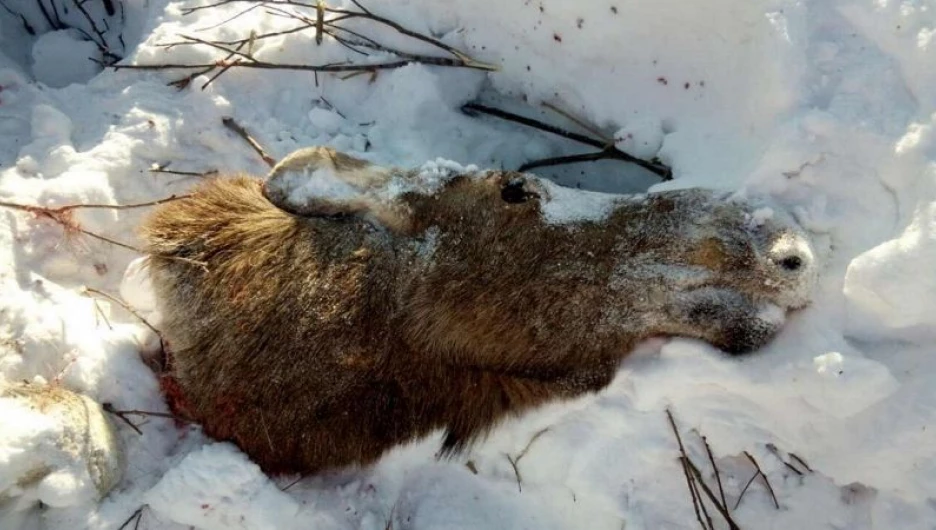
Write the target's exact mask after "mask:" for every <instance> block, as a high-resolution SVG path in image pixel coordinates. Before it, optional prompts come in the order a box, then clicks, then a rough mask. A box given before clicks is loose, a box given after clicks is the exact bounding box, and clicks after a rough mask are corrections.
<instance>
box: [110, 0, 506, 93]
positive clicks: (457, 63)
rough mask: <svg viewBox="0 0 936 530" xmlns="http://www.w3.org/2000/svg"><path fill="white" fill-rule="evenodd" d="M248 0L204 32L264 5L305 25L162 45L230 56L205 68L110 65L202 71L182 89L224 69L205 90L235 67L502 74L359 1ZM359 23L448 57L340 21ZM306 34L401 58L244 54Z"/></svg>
mask: <svg viewBox="0 0 936 530" xmlns="http://www.w3.org/2000/svg"><path fill="white" fill-rule="evenodd" d="M239 1H242V0H225V1H222V2H217V3H214V4H210V5H206V6H196V7H191V8H186V9H183V15H188V14H191V13H194V12H196V11H200V10H202V9H210V8H215V7H219V6H222V5H226V4H232V3H236V2H239ZM244 1H252V2H253V5H252V6H250V7H249V8H247V9H245V10H242V11H240V12H238V13H237V14H236V15H234V16H232V17H229V18H227V19H226V20H225V21H223V22H221V23H220V24H216V25H215V26H209V28H203V29H210V28H211V27H216V26H218V25H223V24H224V23H226V22H230V21H231V20H234V19H236V18H238V17H240V16H242V15H244V14H246V13H248V12H250V11H252V10H254V9H256V8H258V7H264V8H265V11H266V12H267V13H269V14H273V15H277V16H282V17H286V18H290V19H294V20H296V21H299V22H302V25H300V26H297V27H294V28H290V29H287V30H281V31H275V32H269V33H264V34H259V35H258V34H254V33H253V32H251V35H250V36H249V37H247V38H242V39H235V40H230V41H222V40H206V39H200V38H197V37H192V36H188V35H180V37H181V38H182V39H184V40H183V41H181V42H169V43H164V44H162V46H164V47H166V48H171V47H174V46H183V45H200V46H208V47H211V48H214V49H217V50H220V51H223V52H224V53H225V54H226V56H225V57H224V58H222V59H218V60H216V61H214V62H211V63H205V64H174V63H166V64H149V65H142V64H136V65H117V64H112V65H109V66H111V67H112V68H114V69H117V70H119V69H121V68H125V69H130V70H168V69H195V70H197V71H196V72H193V73H191V74H189V75H187V76H186V77H184V78H182V79H179V80H177V81H173V82H172V83H170V84H171V85H173V86H177V87H179V88H184V87H186V86H188V85H189V84H190V83H191V81H192V79H194V78H195V77H198V76H200V75H205V74H208V73H210V72H212V71H213V70H215V69H220V70H219V71H218V72H217V73H216V74H215V75H214V76H213V77H212V78H211V79H210V80H209V81H208V83H206V84H205V86H207V85H208V84H209V83H210V82H211V81H213V80H214V79H216V78H217V77H218V76H220V75H221V74H223V73H224V72H226V71H228V70H229V69H231V68H255V69H269V70H298V71H309V72H314V73H318V72H333V73H337V72H351V73H357V72H376V71H378V70H386V69H392V68H400V67H402V66H406V65H408V64H411V63H421V64H428V65H434V66H446V67H457V68H472V69H477V70H486V71H493V70H497V66H495V65H491V64H487V63H483V62H481V61H477V60H475V59H474V58H472V57H470V56H469V55H468V54H466V53H464V52H462V51H460V50H458V49H456V48H454V47H452V46H449V45H448V44H445V43H443V42H441V41H439V40H438V39H435V38H433V37H430V36H427V35H423V34H421V33H418V32H415V31H412V30H409V29H407V28H405V27H403V26H402V25H400V24H398V23H396V22H394V21H392V20H390V19H388V18H385V17H381V16H379V15H375V14H374V13H373V12H371V11H370V10H368V9H366V8H364V6H363V5H361V4H360V3H358V2H354V4H355V5H356V6H357V7H358V8H359V9H360V11H351V10H346V9H334V8H329V7H327V6H326V5H325V3H324V2H322V1H321V0H319V1H317V2H316V3H314V4H312V3H305V2H295V1H288V0H270V1H263V2H255V1H253V0H244ZM279 6H285V7H289V8H293V9H295V8H301V9H308V10H311V11H312V12H313V13H314V17H310V16H305V15H302V14H300V13H297V12H293V11H290V10H287V9H284V8H283V7H279ZM326 15H331V16H332V18H330V19H326ZM354 19H360V20H365V21H370V22H372V23H373V24H374V25H377V26H383V27H388V28H391V29H393V30H394V31H396V32H398V33H401V34H403V35H405V36H407V37H409V38H411V39H414V40H416V41H419V42H422V43H425V44H429V45H431V46H433V47H435V48H437V49H439V50H442V51H444V52H446V53H447V54H448V55H449V56H448V57H439V56H433V55H425V54H416V53H410V52H405V51H403V50H400V49H397V48H394V47H391V46H387V45H384V44H381V43H380V42H378V41H377V40H375V39H373V38H371V37H367V36H365V35H363V34H362V33H360V32H357V31H354V30H352V29H350V28H347V27H344V26H343V25H339V23H340V22H344V21H348V20H354ZM305 30H310V31H313V32H314V37H315V41H316V43H317V44H321V42H322V39H323V35H329V36H330V37H332V38H333V39H335V41H336V42H338V43H339V44H341V45H342V46H344V47H346V48H348V49H349V50H352V51H354V52H355V53H358V54H362V55H364V56H368V55H369V54H368V53H367V52H365V51H363V50H362V49H361V48H369V49H373V50H379V51H381V52H385V53H389V54H391V55H394V56H395V57H396V60H390V61H383V62H363V63H351V62H342V63H337V64H335V63H331V64H317V65H313V64H291V63H273V62H268V61H261V60H259V59H257V58H256V57H255V56H254V55H253V50H252V46H249V47H248V48H247V50H246V51H243V50H242V47H243V46H244V44H245V43H248V42H249V43H253V42H255V41H258V40H261V39H266V38H270V37H275V36H279V35H286V34H289V33H296V32H300V31H305ZM338 31H342V32H344V33H346V34H348V35H352V36H354V39H350V38H347V37H344V36H340V35H339V34H338V33H337V32H338ZM235 57H237V59H235ZM202 88H204V87H202Z"/></svg>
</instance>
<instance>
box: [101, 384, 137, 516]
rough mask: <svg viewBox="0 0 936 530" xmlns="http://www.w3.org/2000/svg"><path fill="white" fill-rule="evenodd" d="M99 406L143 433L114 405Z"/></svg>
mask: <svg viewBox="0 0 936 530" xmlns="http://www.w3.org/2000/svg"><path fill="white" fill-rule="evenodd" d="M101 408H103V409H104V412H107V413H110V414H113V415H114V416H117V418H119V419H120V421H122V422H124V423H126V424H127V425H129V426H130V428H131V429H133V430H134V431H136V433H137V434H139V435H141V436H142V435H143V431H141V430H140V428H139V427H137V425H136V424H135V423H133V422H132V421H130V418H127V416H126V414H124V413H122V412H118V411H117V410H115V409H114V406H113V405H111V404H110V403H104V404H102V405H101ZM127 522H129V519H128V520H127ZM124 525H126V523H124ZM121 528H123V526H121Z"/></svg>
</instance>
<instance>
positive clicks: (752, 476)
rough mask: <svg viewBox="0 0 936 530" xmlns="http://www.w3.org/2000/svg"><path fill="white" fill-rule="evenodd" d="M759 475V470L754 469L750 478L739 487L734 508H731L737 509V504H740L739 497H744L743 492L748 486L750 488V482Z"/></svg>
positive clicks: (745, 491)
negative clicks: (739, 490)
mask: <svg viewBox="0 0 936 530" xmlns="http://www.w3.org/2000/svg"><path fill="white" fill-rule="evenodd" d="M759 476H760V472H758V471H755V472H754V474H753V475H751V478H750V479H748V481H747V483H746V484H745V485H744V487H743V488H741V493H739V494H738V500H737V501H736V502H735V504H734V508H732V509H734V510H737V509H738V506H741V499H743V498H744V494H745V493H747V490H748V488H750V487H751V484H753V483H754V479H756V478H757V477H759Z"/></svg>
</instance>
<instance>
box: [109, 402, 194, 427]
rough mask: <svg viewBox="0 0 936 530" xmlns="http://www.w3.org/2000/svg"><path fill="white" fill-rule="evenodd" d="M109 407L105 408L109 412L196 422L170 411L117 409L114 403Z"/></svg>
mask: <svg viewBox="0 0 936 530" xmlns="http://www.w3.org/2000/svg"><path fill="white" fill-rule="evenodd" d="M108 408H109V409H110V410H108V409H107V408H105V410H107V412H110V413H112V414H123V415H125V416H150V417H153V418H164V419H167V420H175V421H179V422H182V423H195V422H194V421H192V420H190V419H188V418H182V417H180V416H175V415H173V414H169V413H168V412H153V411H149V410H116V409H115V408H114V407H113V406H112V405H111V406H110V407H108Z"/></svg>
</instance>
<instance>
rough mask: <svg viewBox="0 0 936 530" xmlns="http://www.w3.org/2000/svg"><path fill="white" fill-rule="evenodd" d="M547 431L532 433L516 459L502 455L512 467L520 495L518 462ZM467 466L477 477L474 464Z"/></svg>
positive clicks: (545, 429)
mask: <svg viewBox="0 0 936 530" xmlns="http://www.w3.org/2000/svg"><path fill="white" fill-rule="evenodd" d="M548 430H549V427H543V428H542V429H540V430H538V431H536V433H534V434H533V436H531V437H530V441H528V442H527V444H526V446H524V448H523V449H521V450H520V452H519V453H517V456H516V457H512V456H510V455H509V454H507V453H504V456H506V457H507V461H508V462H510V465H511V467H513V470H514V474H515V475H516V477H517V490H518V491H520V492H521V493H523V480H522V479H521V477H520V467H519V465H520V460H521V459H522V458H523V457H524V456H526V454H527V452H529V450H530V447H531V446H532V445H533V442H535V441H536V440H537V439H538V438H539V437H540V436H542V435H544V434H546V432H547V431H548ZM469 464H471V465H470V466H469V467H468V469H471V470H472V472H473V473H474V474H475V475H477V474H478V470H477V469H476V468H474V463H473V462H469Z"/></svg>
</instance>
